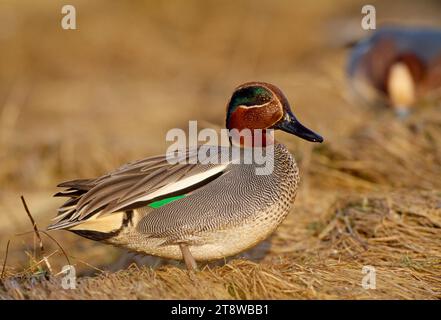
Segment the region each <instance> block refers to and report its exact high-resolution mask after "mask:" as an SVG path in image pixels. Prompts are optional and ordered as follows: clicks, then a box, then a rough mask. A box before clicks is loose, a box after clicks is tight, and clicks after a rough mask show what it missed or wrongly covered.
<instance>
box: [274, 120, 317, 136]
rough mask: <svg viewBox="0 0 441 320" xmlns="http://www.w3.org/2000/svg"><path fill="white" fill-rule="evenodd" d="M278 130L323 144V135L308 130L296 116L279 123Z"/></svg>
mask: <svg viewBox="0 0 441 320" xmlns="http://www.w3.org/2000/svg"><path fill="white" fill-rule="evenodd" d="M275 128H276V129H280V130H282V131H285V132H288V133H290V134H293V135H296V136H297V137H299V138H302V139H305V140H308V141H311V142H323V138H322V136H321V135H319V134H317V133H315V132H314V131H312V130H310V129H308V128H306V127H305V126H304V125H303V124H301V123H300V122H299V121H298V120H297V119H296V118H295V117H294V116H293V117H292V118H291V119H290V120H283V121H281V122H279V123H278V124H277V125H276V126H275Z"/></svg>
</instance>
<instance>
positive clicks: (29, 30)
mask: <svg viewBox="0 0 441 320" xmlns="http://www.w3.org/2000/svg"><path fill="white" fill-rule="evenodd" d="M64 4H66V3H65V1H54V0H40V1H38V2H36V1H30V0H23V1H14V0H3V1H1V2H0V164H1V166H0V185H1V188H0V262H3V261H4V259H3V257H4V256H5V249H6V243H7V240H8V239H11V241H12V242H11V246H10V249H9V257H8V263H7V266H9V267H10V268H11V272H13V271H14V270H15V271H16V270H19V269H20V266H25V267H26V266H27V263H28V260H29V259H30V258H29V256H27V255H26V254H25V251H32V250H33V249H32V248H33V245H34V242H33V240H32V239H33V235H32V234H31V235H28V236H17V237H14V236H13V235H14V234H17V233H22V232H26V231H31V230H32V227H31V225H30V223H29V221H28V218H27V216H26V214H25V211H24V210H23V207H22V205H21V201H20V195H24V196H25V198H26V200H27V202H28V205H29V207H30V210H31V212H32V214H33V216H34V218H35V219H36V222H37V224H38V226H39V227H40V228H41V229H43V228H45V227H46V225H47V224H48V223H49V221H50V219H51V218H52V217H53V216H54V215H55V213H56V209H57V207H58V206H59V205H60V204H61V202H62V200H60V199H54V198H52V194H54V193H55V192H56V191H57V190H56V187H55V186H56V185H57V184H58V183H59V182H61V181H65V180H69V179H76V178H91V177H95V176H98V175H101V174H104V173H106V172H107V171H109V170H111V169H113V168H116V167H117V166H119V165H121V164H123V163H125V162H127V161H130V160H134V159H139V158H142V157H145V156H149V155H154V154H160V153H163V152H164V151H165V149H166V146H167V144H166V142H165V134H166V132H167V131H168V130H169V129H171V128H175V127H178V128H183V129H186V128H187V125H188V120H198V121H200V123H201V124H205V125H207V126H210V125H215V126H218V127H223V125H224V116H225V115H224V113H225V105H226V103H227V100H228V99H229V97H230V94H231V92H232V90H233V88H234V87H235V86H236V85H238V84H240V83H243V82H246V81H251V80H261V81H266V82H271V83H274V84H276V85H277V86H279V87H280V88H281V89H282V90H283V91H284V93H285V94H286V95H287V97H288V99H289V100H290V102H291V105H292V107H293V110H294V111H295V113H296V114H297V115H298V117H299V119H300V120H301V121H302V122H303V123H304V124H305V125H307V126H308V127H310V128H312V129H314V130H315V131H316V132H319V133H320V134H322V135H323V136H324V137H325V140H326V144H329V145H332V144H333V143H338V142H340V141H343V140H344V139H350V138H351V135H352V134H353V132H354V130H356V128H358V127H359V126H365V125H368V124H369V123H370V122H371V121H373V122H375V121H377V123H376V124H375V123H374V128H375V125H378V126H379V125H381V124H382V123H378V120H372V119H373V118H372V117H373V115H372V114H370V113H369V110H366V108H362V107H360V106H359V105H357V103H356V102H354V101H353V100H351V99H350V98H349V95H348V94H347V90H346V83H345V76H344V71H345V63H346V58H347V53H348V49H346V48H345V44H346V43H347V42H350V41H354V40H357V39H360V38H362V37H364V36H366V35H368V34H369V32H368V31H364V30H362V29H361V27H360V21H361V18H362V14H361V7H362V6H363V5H364V4H366V3H365V1H353V0H351V1H349V0H347V1H346V0H339V1H327V0H318V1H288V0H277V1H229V0H225V1H214V0H210V1H196V0H185V1H184V0H172V1H126V2H122V1H119V2H116V1H93V2H92V1H85V0H72V1H69V4H71V5H74V6H75V8H76V11H77V28H78V29H77V30H63V29H62V28H61V25H60V22H61V19H62V17H63V15H62V14H61V8H62V6H63V5H64ZM369 4H373V5H374V6H375V7H376V12H377V26H380V25H382V24H384V23H391V22H392V23H403V24H406V25H424V26H438V27H440V26H441V25H440V20H439V17H440V16H441V3H440V2H439V1H436V0H433V1H430V0H426V1H418V2H416V1H410V0H409V1H407V0H402V1H371V2H369ZM438 114H439V113H438ZM440 123H441V122H440ZM383 127H384V126H383ZM397 130H401V129H397ZM278 135H279V138H280V139H281V140H282V141H284V142H286V143H288V144H289V146H290V148H291V150H292V151H293V152H294V154H295V155H296V158H297V159H298V161H299V162H300V164H301V168H302V179H303V184H302V190H301V192H300V195H299V197H298V200H297V201H298V203H296V205H295V208H294V210H293V212H295V213H296V214H298V216H296V214H294V213H293V214H291V215H290V218H289V219H290V220H289V221H288V222H287V224H285V227H284V226H283V225H282V227H281V231H280V232H279V231H278V234H276V235H275V240H273V242H274V243H273V249H271V250H273V252H275V253H277V252H285V253H286V252H288V251H289V250H288V249H286V248H290V244H289V243H291V244H292V245H293V247H292V251H293V252H295V251H296V250H297V251H299V250H300V251H302V250H304V247H301V246H300V247H296V245H297V243H298V242H299V241H300V242H301V239H300V238H299V237H300V236H299V235H298V234H300V235H301V234H302V233H301V232H300V233H298V234H297V235H294V236H292V235H290V232H291V233H293V232H294V231H293V229H290V228H289V226H291V224H296V223H297V222H296V221H297V220H296V219H297V218H296V217H303V218H301V219H306V220H304V221H305V223H304V225H305V226H309V225H310V224H311V223H313V222H314V221H315V220H314V219H315V218H314V217H320V216H321V215H322V214H323V213H324V212H327V210H328V208H329V206H330V203H332V201H333V200H334V198H333V197H334V196H336V195H338V194H342V193H343V191H340V190H345V192H350V191H354V190H365V191H366V190H368V191H369V192H371V191H378V190H380V189H381V188H382V187H384V186H387V185H389V187H390V189H391V190H392V191H394V192H395V191H396V189H394V188H395V187H396V188H402V187H411V188H413V187H414V186H415V184H418V180H416V181H414V182H413V181H412V179H411V178H409V179H407V180H406V172H408V171H406V170H407V169H406V168H407V167H403V170H404V171H405V172H404V173H402V172H401V171H394V170H395V169H396V168H393V167H394V165H392V166H391V167H387V168H385V169H384V172H383V171H381V170H383V169H381V168H380V169H378V172H380V174H379V177H378V178H375V177H374V178H372V179H365V180H363V179H360V177H359V176H357V175H354V176H353V177H352V176H351V177H347V176H344V174H345V172H341V171H339V168H340V167H338V166H337V165H335V166H333V164H329V161H332V160H333V158H332V156H329V155H328V154H327V153H326V152H325V153H323V154H320V148H319V151H317V152H318V154H317V156H314V152H315V151H313V150H312V149H311V148H312V146H310V145H308V144H307V143H304V142H302V141H299V140H298V139H294V140H295V141H291V140H290V137H288V136H285V135H284V134H278ZM385 135H387V133H385ZM352 142H353V143H352V144H343V145H341V146H335V148H337V149H338V147H341V148H343V147H342V146H347V147H348V148H349V147H350V148H354V146H355V148H357V147H359V148H360V149H365V148H367V147H368V145H359V144H358V145H357V142H356V141H355V142H354V141H352ZM409 143H410V142H409ZM323 148H327V147H326V145H325V146H324V147H323ZM432 151H433V150H432ZM343 152H344V151H343ZM433 152H435V153H436V152H438V156H439V150H435V151H433ZM421 156H422V157H424V155H421ZM324 157H325V158H326V159H325V158H324ZM323 159H325V160H323ZM334 160H335V159H334ZM352 160H354V159H352ZM371 160H372V159H371ZM327 161H328V162H327ZM346 164H347V163H346ZM338 165H339V166H341V165H345V164H344V163H343V162H341V163H339V164H338ZM351 165H353V166H354V167H355V166H356V165H361V164H360V163H359V162H356V161H355V160H354V161H353V162H351ZM374 165H375V164H374ZM326 166H328V167H326ZM410 166H413V167H415V168H416V169H415V170H417V171H418V170H422V169H421V168H418V167H420V166H419V165H416V164H410ZM325 167H326V168H328V169H329V170H328V169H326V168H325ZM337 167H338V168H337ZM398 169H399V168H398ZM398 169H397V170H398ZM354 170H356V169H354ZM424 170H426V169H424ZM325 171H326V172H325ZM343 171H344V170H343ZM368 171H369V170H368ZM417 171H415V172H417ZM381 172H383V173H384V174H385V175H386V174H387V173H388V172H395V173H396V174H397V175H401V176H402V177H403V180H400V181H404V182H403V183H398V182H397V183H395V182H391V183H389V182H390V181H391V180H388V179H387V178H384V177H383V176H381ZM438 173H439V171H437V169H436V168H435V167H430V168H429V169H427V170H426V171H424V172H423V173H421V175H422V176H426V177H427V175H430V176H431V177H430V178H431V179H429V181H426V182H425V184H424V189H426V190H427V189H431V188H432V187H433V186H437V187H439V183H438V184H437V183H436V182H433V181H436V180H438V179H437V178H439V177H440V176H436V174H438ZM426 174H427V175H426ZM380 176H381V177H380ZM323 177H326V179H324V178H323ZM383 178H384V181H383V180H381V179H383ZM345 179H346V180H345ZM351 179H352V180H351ZM375 179H376V180H375ZM415 179H417V178H415ZM325 180H326V181H325ZM343 180H344V181H343ZM439 180H441V179H439ZM345 181H346V182H345ZM347 181H349V182H347ZM379 181H380V182H381V183H380V182H379ZM377 182H378V184H377ZM302 210H303V211H302ZM311 212H314V213H311ZM314 214H315V215H314ZM307 217H309V221H308V220H307ZM299 219H300V218H299ZM317 219H318V218H317ZM290 221H291V222H290ZM305 228H306V227H305ZM308 228H309V227H308ZM312 228H314V226H313V227H312ZM305 230H306V229H305ZM53 235H54V236H55V237H56V238H57V239H58V240H59V241H60V243H61V244H62V245H63V247H64V248H65V249H66V250H67V251H68V252H69V254H70V255H72V256H73V257H76V258H77V259H78V260H77V261H76V263H77V264H78V268H79V270H80V271H81V272H84V274H90V273H91V271H93V268H92V267H91V266H90V265H92V266H96V267H99V268H100V269H106V270H111V269H112V268H113V265H112V264H113V263H114V261H116V260H117V259H118V258H119V257H120V255H121V253H122V252H123V251H122V250H120V249H116V248H110V247H108V246H105V245H103V244H98V243H95V242H92V241H89V240H85V239H83V238H80V237H78V236H75V235H71V234H70V233H68V232H54V233H53ZM283 235H285V236H286V237H288V240H286V239H287V238H286V237H285V238H283ZM290 237H291V238H290ZM34 240H35V239H34ZM45 241H46V240H45ZM308 243H309V242H308ZM47 246H48V248H49V249H48V251H49V252H50V248H52V249H54V250H55V249H56V246H54V245H53V244H50V243H48V244H47ZM278 248H279V249H280V250H279V251H277V250H278ZM283 250H285V251H283ZM438 253H439V252H438ZM438 253H437V254H438ZM51 259H53V260H51V261H52V263H53V267H54V268H55V269H57V270H58V269H60V268H61V266H62V265H63V264H65V261H64V258H63V256H62V255H60V254H59V253H58V254H56V255H54V256H53V257H52V258H51ZM299 263H300V262H299ZM439 292H440V291H438V293H439ZM165 296H167V295H165ZM337 297H338V295H337Z"/></svg>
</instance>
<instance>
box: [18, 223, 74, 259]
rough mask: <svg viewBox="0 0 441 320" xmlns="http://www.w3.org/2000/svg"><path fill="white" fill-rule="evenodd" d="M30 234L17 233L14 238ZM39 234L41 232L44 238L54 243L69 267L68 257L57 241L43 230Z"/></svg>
mask: <svg viewBox="0 0 441 320" xmlns="http://www.w3.org/2000/svg"><path fill="white" fill-rule="evenodd" d="M31 232H33V231H27V232H23V233H17V234H15V236H17V237H20V236H24V235H26V234H29V233H31ZM40 232H41V233H42V234H44V235H45V236H46V237H48V238H49V239H51V240H52V241H53V242H55V243H56V244H57V246H58V248H60V250H61V252H63V255H64V257H65V258H66V260H67V263H68V264H69V265H70V264H71V263H70V260H69V257H68V255H67V253H66V251H64V249H63V247H62V246H61V245H60V243H59V242H58V241H57V240H55V238H54V237H52V236H51V235H49V234H48V233H47V232H46V231H44V230H40Z"/></svg>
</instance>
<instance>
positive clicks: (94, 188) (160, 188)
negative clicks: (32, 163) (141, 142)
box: [48, 146, 232, 230]
mask: <svg viewBox="0 0 441 320" xmlns="http://www.w3.org/2000/svg"><path fill="white" fill-rule="evenodd" d="M198 155H199V156H200V155H203V156H204V157H205V160H204V161H203V162H202V163H201V161H200V157H198ZM231 162H232V159H230V152H229V151H228V148H225V147H217V146H216V147H209V146H200V147H197V148H193V149H187V150H186V152H184V153H183V154H181V155H175V154H173V155H171V154H168V155H162V156H155V157H150V158H145V159H142V160H139V161H136V162H132V163H128V164H126V165H124V166H122V167H120V168H118V169H116V170H115V171H113V172H111V173H109V174H107V175H104V176H102V177H99V178H97V179H92V180H74V181H68V182H64V183H61V184H59V185H58V186H59V187H64V188H66V189H65V190H63V191H61V192H59V193H57V194H56V195H55V196H67V197H69V198H70V199H69V200H68V201H66V203H64V204H63V205H62V206H61V207H60V208H59V209H58V215H57V216H56V217H55V218H54V222H53V223H52V224H51V225H50V226H49V227H48V229H49V230H50V229H68V228H70V227H72V226H75V225H78V224H80V223H82V222H84V221H87V220H89V219H91V218H97V217H102V216H104V215H109V214H113V213H116V212H121V211H124V210H129V209H135V208H139V207H142V206H146V205H148V204H150V203H153V202H156V201H159V200H164V199H167V198H170V197H175V196H179V195H183V194H188V193H190V192H192V191H194V190H196V189H198V188H200V187H201V186H203V185H205V184H207V183H209V182H211V181H213V180H215V179H217V178H218V177H220V176H221V175H223V174H225V173H226V171H227V168H228V165H229V164H230V163H231Z"/></svg>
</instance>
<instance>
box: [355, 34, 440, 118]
mask: <svg viewBox="0 0 441 320" xmlns="http://www.w3.org/2000/svg"><path fill="white" fill-rule="evenodd" d="M347 74H348V77H349V80H350V84H351V88H352V90H353V91H354V92H355V94H356V96H357V97H361V98H362V99H363V100H364V102H366V103H367V104H369V105H378V104H380V105H385V106H389V107H392V108H393V109H394V111H395V112H396V114H397V115H398V116H406V115H407V114H409V112H410V111H411V110H412V108H414V107H415V106H416V105H418V104H419V103H420V102H422V101H426V100H429V101H433V100H437V99H439V98H440V97H441V95H440V93H441V29H423V28H412V27H406V28H404V27H384V28H381V29H379V30H378V31H376V32H374V33H373V34H372V35H370V36H369V37H368V38H366V39H364V40H362V41H360V42H358V43H357V44H356V45H355V46H354V47H353V49H352V51H351V54H350V57H349V61H348V66H347Z"/></svg>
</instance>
